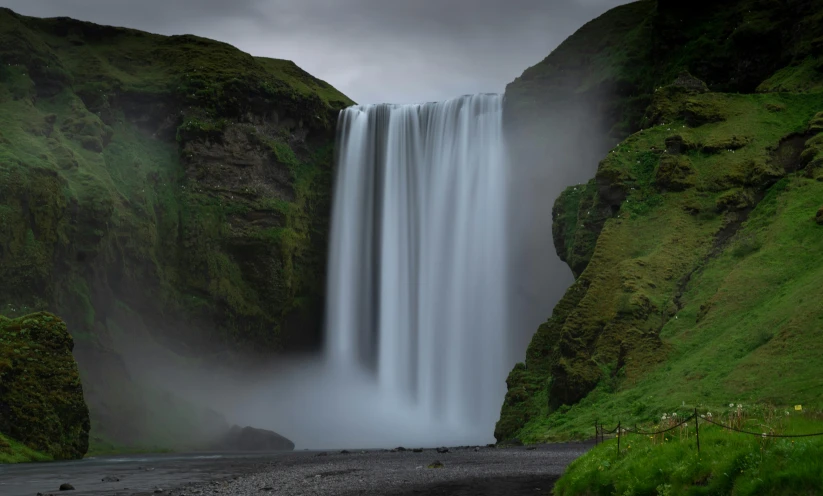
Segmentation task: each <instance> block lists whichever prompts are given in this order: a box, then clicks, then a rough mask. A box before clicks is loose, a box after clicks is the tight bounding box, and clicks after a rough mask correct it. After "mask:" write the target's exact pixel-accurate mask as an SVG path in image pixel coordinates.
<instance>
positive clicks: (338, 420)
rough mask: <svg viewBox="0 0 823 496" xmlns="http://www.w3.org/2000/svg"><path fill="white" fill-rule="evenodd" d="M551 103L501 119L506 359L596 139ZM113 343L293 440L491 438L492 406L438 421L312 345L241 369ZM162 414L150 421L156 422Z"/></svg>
mask: <svg viewBox="0 0 823 496" xmlns="http://www.w3.org/2000/svg"><path fill="white" fill-rule="evenodd" d="M555 112H556V114H553V115H552V117H551V118H549V119H546V118H544V117H541V116H537V117H535V118H534V120H533V121H529V120H526V121H523V120H521V121H519V122H518V123H517V125H514V126H510V127H509V128H507V129H506V130H505V131H506V136H507V148H508V155H509V159H508V161H509V163H508V166H507V167H508V174H509V177H508V198H509V200H508V206H507V209H506V210H507V212H508V221H507V227H508V234H507V242H508V253H509V256H508V258H509V259H508V263H507V265H506V269H507V271H508V276H506V277H505V278H504V280H501V281H500V284H501V285H503V286H505V288H504V289H505V292H504V294H508V295H509V299H508V307H509V308H508V312H507V315H508V317H507V323H506V329H505V332H506V336H507V340H508V343H507V345H508V349H507V350H506V353H505V354H506V362H507V363H506V370H509V369H510V368H511V367H512V366H513V365H514V364H515V363H516V362H518V361H522V360H523V359H524V357H525V349H526V346H527V345H528V343H529V340H530V339H531V336H532V334H533V333H534V332H535V330H536V329H537V327H538V326H539V325H540V324H541V323H543V322H544V321H545V320H546V319H547V318H548V317H549V316H550V315H551V311H552V308H553V307H554V305H555V303H556V302H557V301H558V300H559V299H560V297H561V296H562V295H563V293H564V291H565V290H566V289H567V288H568V286H569V285H570V284H571V283H572V281H573V278H572V275H571V271H570V269H569V268H568V267H567V266H566V265H565V263H563V262H561V261H560V260H559V259H558V257H557V255H556V253H555V249H554V245H553V241H552V235H551V226H552V217H551V213H552V206H553V203H554V200H555V199H556V198H557V196H558V195H559V194H560V192H561V191H562V190H563V189H564V188H565V187H567V186H570V185H573V184H577V183H581V182H585V181H588V180H589V179H591V178H592V177H593V175H594V172H595V170H596V166H597V163H598V160H599V158H600V157H602V154H603V153H604V152H603V150H604V149H605V147H606V142H605V139H604V138H603V136H604V133H603V132H602V129H601V128H602V126H601V123H600V118H599V117H598V114H597V113H596V112H595V111H594V110H591V111H590V110H588V108H587V107H583V106H571V107H566V108H556V109H555ZM536 136H539V137H540V139H535V138H536ZM504 273H505V271H504ZM113 345H114V348H115V349H116V350H117V351H118V352H119V353H120V354H121V356H122V357H123V359H124V361H125V364H126V366H127V368H128V369H129V373H130V375H131V377H132V378H133V379H134V380H135V381H137V382H139V383H143V384H147V385H150V386H151V387H152V388H158V389H162V390H165V391H168V392H170V393H172V394H173V395H175V396H178V397H180V398H183V399H185V400H187V401H190V402H193V403H195V404H197V405H200V407H202V408H203V409H207V410H213V411H215V412H218V413H219V414H221V415H222V416H224V417H225V419H226V421H228V422H229V423H231V424H238V425H240V426H246V425H250V426H253V427H257V428H263V429H269V430H273V431H275V432H277V433H279V434H281V435H283V436H286V437H287V438H289V439H291V440H292V441H294V443H295V444H296V448H297V449H343V448H345V449H367V448H392V447H396V446H405V447H407V448H412V447H431V446H440V445H478V444H486V443H491V442H494V441H495V440H494V437H493V432H494V423H493V421H489V420H488V419H489V418H496V416H497V414H498V413H499V406H498V407H497V410H496V411H494V412H489V413H491V415H487V416H486V420H485V421H481V422H477V423H469V422H461V421H458V422H452V423H449V422H448V421H447V419H444V418H436V417H433V416H431V415H430V414H429V413H428V412H424V411H421V410H420V408H419V407H418V406H417V405H416V404H415V403H414V402H412V401H411V400H410V399H409V398H408V397H407V396H405V395H401V394H399V393H398V392H387V391H386V390H385V389H381V388H380V387H379V386H378V384H377V380H376V378H375V376H374V375H373V373H371V372H369V371H367V369H366V368H363V369H360V370H357V369H354V370H353V369H350V368H339V367H335V366H333V365H331V364H330V363H328V361H327V360H326V357H324V355H323V354H322V353H316V354H303V355H290V356H289V355H287V356H274V357H271V360H270V361H269V362H268V363H267V364H265V365H257V366H255V367H254V368H253V369H252V368H250V369H248V370H243V369H242V367H238V366H237V365H236V364H237V363H242V361H243V360H242V358H241V359H240V360H238V359H236V357H235V359H233V360H231V363H232V364H234V365H229V362H228V361H225V360H224V359H223V358H219V357H212V358H208V357H207V358H202V359H199V360H192V359H191V358H185V357H182V356H179V355H176V354H175V353H173V352H172V351H170V350H168V349H166V348H164V347H163V346H162V345H160V344H159V343H158V342H157V341H155V340H154V338H153V337H152V336H150V335H149V334H148V333H145V334H140V333H137V332H127V333H120V334H119V335H118V336H117V337H116V339H115V342H114V343H113ZM476 366H477V367H483V363H477V364H476ZM505 380H506V377H505V374H501V376H500V377H498V378H497V379H496V381H497V382H496V384H489V385H488V386H487V387H490V388H495V389H498V390H499V391H500V397H499V402H498V403H497V405H501V404H502V401H503V394H504V391H505ZM159 407H160V408H159V411H162V405H159ZM152 410H154V411H157V410H158V408H153V409H152ZM162 417H163V416H162V415H161V416H159V417H155V418H153V419H151V420H150V421H151V422H156V423H158V424H162V423H163V422H165V421H166V419H164V418H162ZM205 418H209V417H208V416H206V417H205ZM192 422H196V420H194V419H192ZM210 429H213V426H206V425H204V426H203V429H202V431H203V436H204V439H205V438H207V437H208V436H209V435H210V432H209V430H210Z"/></svg>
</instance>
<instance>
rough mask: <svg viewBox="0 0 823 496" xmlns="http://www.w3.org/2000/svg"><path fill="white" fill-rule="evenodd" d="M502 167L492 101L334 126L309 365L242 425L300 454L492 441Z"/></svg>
mask: <svg viewBox="0 0 823 496" xmlns="http://www.w3.org/2000/svg"><path fill="white" fill-rule="evenodd" d="M505 156H506V153H505V149H504V143H503V136H502V97H501V96H499V95H473V96H465V97H461V98H456V99H453V100H449V101H445V102H440V103H428V104H418V105H389V104H383V105H363V106H355V107H351V108H348V109H346V110H344V111H342V112H341V114H340V118H339V124H338V139H337V172H336V182H335V189H334V199H333V206H332V221H331V236H330V238H331V239H330V247H329V253H330V255H329V257H330V258H329V269H328V281H327V310H326V336H325V349H324V351H323V356H322V357H321V358H316V359H314V360H312V361H311V362H309V363H306V362H305V361H299V360H297V361H296V362H295V363H294V364H293V365H292V366H293V367H296V368H294V369H292V368H291V367H290V366H285V369H284V372H286V373H285V374H282V373H281V372H278V373H277V375H276V377H282V378H283V381H284V383H283V384H280V385H279V387H277V388H276V389H277V391H278V393H277V394H276V396H277V397H278V398H282V399H284V400H285V401H287V402H288V404H287V405H275V404H272V405H270V406H268V407H261V408H259V409H258V408H255V407H254V406H251V405H248V404H247V403H246V402H244V403H246V407H245V408H246V409H247V411H249V412H250V413H251V414H252V416H253V415H254V414H253V412H254V411H255V410H258V411H261V412H263V411H265V412H267V414H269V415H274V416H275V417H276V418H277V419H278V422H277V423H278V425H277V430H278V432H281V433H283V434H284V435H286V436H287V437H289V438H290V439H292V440H293V441H295V443H296V444H297V445H298V446H302V447H322V448H343V447H346V448H351V447H363V446H365V447H393V446H397V445H404V446H432V445H458V444H485V443H489V442H493V441H494V437H493V432H494V423H495V421H496V420H497V417H498V415H499V411H500V405H501V403H502V400H503V395H504V393H505V377H506V374H507V372H508V370H507V369H508V368H509V367H510V366H511V365H512V364H511V363H508V362H509V360H508V356H507V355H508V354H509V352H508V350H507V348H506V346H507V340H506V332H507V329H506V320H507V318H506V306H507V305H506V301H507V300H506V291H507V288H506V280H507V277H506V232H505V220H506V205H507V202H506V198H505V195H506V183H507V180H506V166H505ZM286 381H289V382H288V384H286V383H285V382H286ZM282 386H287V387H288V388H289V390H288V391H283V390H282V389H281V387H282ZM281 407H282V411H281V412H278V410H281ZM272 410H274V411H272ZM255 420H263V419H253V418H250V419H249V422H252V421H255Z"/></svg>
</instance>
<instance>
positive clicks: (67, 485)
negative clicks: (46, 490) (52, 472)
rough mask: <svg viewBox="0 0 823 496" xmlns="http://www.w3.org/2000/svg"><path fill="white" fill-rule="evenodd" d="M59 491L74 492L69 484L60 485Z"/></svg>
mask: <svg viewBox="0 0 823 496" xmlns="http://www.w3.org/2000/svg"><path fill="white" fill-rule="evenodd" d="M60 490H61V491H74V486H72V485H71V484H69V483H65V484H60Z"/></svg>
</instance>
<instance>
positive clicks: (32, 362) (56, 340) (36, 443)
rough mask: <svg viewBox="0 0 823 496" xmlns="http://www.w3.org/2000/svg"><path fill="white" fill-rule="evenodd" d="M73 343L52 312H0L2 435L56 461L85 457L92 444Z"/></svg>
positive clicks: (87, 413)
mask: <svg viewBox="0 0 823 496" xmlns="http://www.w3.org/2000/svg"><path fill="white" fill-rule="evenodd" d="M73 348H74V341H73V340H72V337H71V335H70V334H69V332H68V330H67V329H66V324H65V323H64V322H63V321H62V320H61V319H60V318H58V317H56V316H54V315H52V314H49V313H44V312H41V313H34V314H31V315H27V316H24V317H20V318H17V319H13V320H12V319H8V318H5V317H2V316H0V434H2V435H3V436H6V437H8V438H11V439H12V440H15V441H18V442H20V443H22V444H23V445H25V446H27V447H28V448H31V449H33V450H36V451H38V452H40V453H42V454H45V455H48V456H50V457H52V458H54V459H57V460H68V459H77V458H82V457H83V455H85V454H86V451H88V448H89V410H88V407H87V406H86V403H85V401H84V399H83V386H82V385H81V384H80V374H79V373H78V370H77V363H76V362H75V361H74V357H73V356H72V349H73ZM9 444H10V443H9ZM2 449H3V448H2V447H0V450H2Z"/></svg>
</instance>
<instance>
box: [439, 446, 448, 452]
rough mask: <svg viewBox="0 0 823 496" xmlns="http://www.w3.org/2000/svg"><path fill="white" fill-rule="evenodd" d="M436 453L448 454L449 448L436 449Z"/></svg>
mask: <svg viewBox="0 0 823 496" xmlns="http://www.w3.org/2000/svg"><path fill="white" fill-rule="evenodd" d="M437 452H438V453H448V452H449V448H445V447H443V448H437Z"/></svg>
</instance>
